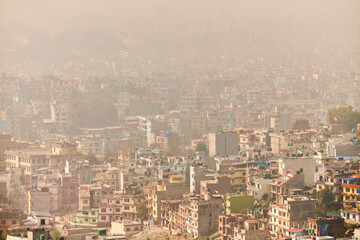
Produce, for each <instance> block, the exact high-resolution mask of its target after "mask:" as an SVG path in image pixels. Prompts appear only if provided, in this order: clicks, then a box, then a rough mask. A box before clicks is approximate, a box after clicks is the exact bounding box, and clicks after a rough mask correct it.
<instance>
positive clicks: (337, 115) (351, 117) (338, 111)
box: [327, 106, 360, 131]
mask: <svg viewBox="0 0 360 240" xmlns="http://www.w3.org/2000/svg"><path fill="white" fill-rule="evenodd" d="M327 121H328V122H329V123H331V124H341V125H342V126H343V127H344V130H346V131H350V130H351V129H353V128H355V127H356V124H358V123H360V112H357V111H354V109H353V107H352V106H348V107H336V108H332V109H329V110H328V114H327Z"/></svg>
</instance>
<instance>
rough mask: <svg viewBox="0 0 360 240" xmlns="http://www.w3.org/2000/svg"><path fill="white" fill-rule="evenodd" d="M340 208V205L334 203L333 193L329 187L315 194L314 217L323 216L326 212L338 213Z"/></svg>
mask: <svg viewBox="0 0 360 240" xmlns="http://www.w3.org/2000/svg"><path fill="white" fill-rule="evenodd" d="M340 208H341V204H340V203H337V202H335V196H334V193H333V192H332V191H331V190H330V188H329V187H326V188H324V189H322V190H320V191H319V192H317V193H316V203H315V215H316V217H322V216H325V215H326V212H332V211H338V210H339V209H340Z"/></svg>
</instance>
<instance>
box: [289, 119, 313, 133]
mask: <svg viewBox="0 0 360 240" xmlns="http://www.w3.org/2000/svg"><path fill="white" fill-rule="evenodd" d="M309 128H310V124H309V121H308V120H306V119H297V120H296V121H295V122H294V124H293V126H292V129H294V130H305V129H309Z"/></svg>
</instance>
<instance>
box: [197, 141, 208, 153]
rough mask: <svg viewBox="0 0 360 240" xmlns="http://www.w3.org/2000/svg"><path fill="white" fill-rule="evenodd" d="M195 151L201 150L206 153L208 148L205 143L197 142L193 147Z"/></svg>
mask: <svg viewBox="0 0 360 240" xmlns="http://www.w3.org/2000/svg"><path fill="white" fill-rule="evenodd" d="M195 151H196V152H200V151H202V152H205V153H206V154H207V152H208V149H207V147H206V144H205V143H203V142H199V143H198V144H197V145H196V147H195Z"/></svg>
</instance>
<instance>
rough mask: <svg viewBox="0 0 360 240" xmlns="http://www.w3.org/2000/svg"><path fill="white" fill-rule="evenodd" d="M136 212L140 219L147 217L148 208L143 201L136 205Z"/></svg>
mask: <svg viewBox="0 0 360 240" xmlns="http://www.w3.org/2000/svg"><path fill="white" fill-rule="evenodd" d="M136 212H137V214H138V217H139V218H140V219H141V220H144V219H147V214H148V210H147V208H146V205H145V203H141V204H140V205H139V206H137V207H136Z"/></svg>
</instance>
